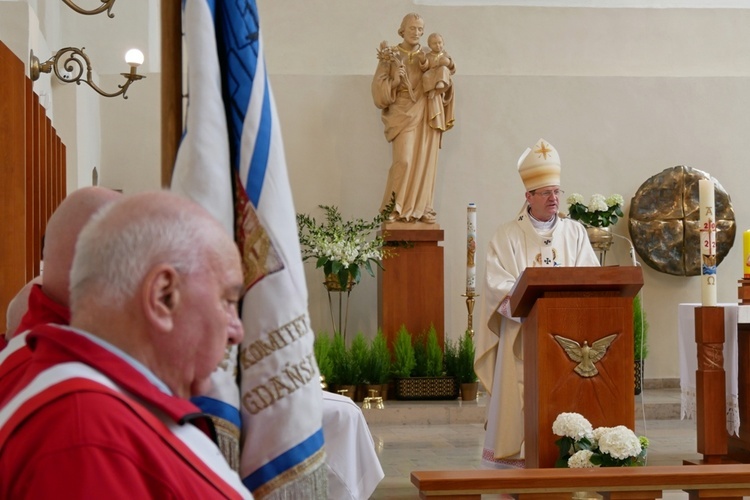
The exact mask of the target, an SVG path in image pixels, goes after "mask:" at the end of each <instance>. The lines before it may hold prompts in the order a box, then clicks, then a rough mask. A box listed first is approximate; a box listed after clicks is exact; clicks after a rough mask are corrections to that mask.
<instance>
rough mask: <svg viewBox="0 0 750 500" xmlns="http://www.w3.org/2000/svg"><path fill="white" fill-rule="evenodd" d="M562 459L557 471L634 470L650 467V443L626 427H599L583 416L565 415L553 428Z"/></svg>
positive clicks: (557, 462)
mask: <svg viewBox="0 0 750 500" xmlns="http://www.w3.org/2000/svg"><path fill="white" fill-rule="evenodd" d="M552 432H553V433H554V434H555V435H556V436H561V437H560V439H558V440H557V441H555V444H556V445H557V447H558V448H559V449H560V457H559V458H558V459H557V461H556V462H555V467H563V468H571V469H580V468H584V467H634V466H639V465H646V449H647V448H648V444H649V443H648V439H647V438H645V437H644V436H640V437H639V436H636V435H635V433H634V432H633V431H632V430H630V429H628V428H627V427H625V426H624V425H618V426H617V427H597V428H596V429H594V428H593V427H592V426H591V423H590V422H589V421H588V420H586V419H585V418H584V417H583V416H582V415H581V414H579V413H561V414H560V415H558V416H557V418H556V419H555V422H554V423H553V424H552Z"/></svg>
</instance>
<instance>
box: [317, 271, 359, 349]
mask: <svg viewBox="0 0 750 500" xmlns="http://www.w3.org/2000/svg"><path fill="white" fill-rule="evenodd" d="M355 283H356V282H355V281H354V278H352V276H351V275H349V279H348V281H347V283H346V287H345V288H342V287H341V282H340V281H339V278H338V276H337V275H335V274H328V275H326V280H325V281H324V282H323V285H324V286H325V287H326V291H327V292H328V308H329V309H330V311H331V326H332V328H333V333H334V335H335V334H336V332H338V333H340V334H341V335H342V336H343V337H344V341H345V342H346V326H347V323H348V321H349V294H350V293H352V288H354V285H355ZM332 292H333V293H338V294H339V300H338V320H339V321H338V324H337V323H336V321H335V319H334V318H335V316H336V315H335V314H334V311H333V310H334V300H333V297H331V293H332ZM344 293H346V304H344V302H343V301H344ZM342 317H343V323H342Z"/></svg>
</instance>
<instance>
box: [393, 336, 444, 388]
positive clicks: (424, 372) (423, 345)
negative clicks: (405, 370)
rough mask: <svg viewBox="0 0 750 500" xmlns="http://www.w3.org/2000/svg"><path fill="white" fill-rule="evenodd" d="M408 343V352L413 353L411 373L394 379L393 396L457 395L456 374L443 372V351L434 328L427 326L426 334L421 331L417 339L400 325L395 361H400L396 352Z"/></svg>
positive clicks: (403, 348) (395, 346)
mask: <svg viewBox="0 0 750 500" xmlns="http://www.w3.org/2000/svg"><path fill="white" fill-rule="evenodd" d="M407 339H408V342H409V343H410V344H411V352H412V353H419V356H417V355H416V354H415V355H414V364H413V368H412V371H411V374H410V375H409V376H408V377H406V378H403V377H402V378H397V379H396V381H395V390H396V399H435V400H438V399H455V398H457V397H458V384H457V382H456V378H455V377H451V376H445V375H444V374H443V351H442V349H441V348H440V343H439V341H438V338H437V331H436V330H435V327H434V326H430V329H429V330H428V331H427V334H426V335H425V334H422V335H420V336H419V337H417V339H416V340H412V338H411V335H410V334H409V332H408V331H407V330H406V327H404V326H403V325H402V327H401V329H400V330H399V334H398V336H397V337H396V342H395V343H394V354H395V356H396V361H395V363H396V364H401V363H400V361H399V356H400V354H399V352H400V351H404V352H407V351H408V349H407V348H406V344H407Z"/></svg>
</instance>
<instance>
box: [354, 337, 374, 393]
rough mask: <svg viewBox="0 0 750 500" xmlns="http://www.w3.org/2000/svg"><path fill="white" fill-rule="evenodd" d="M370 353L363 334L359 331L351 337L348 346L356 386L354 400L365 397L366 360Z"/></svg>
mask: <svg viewBox="0 0 750 500" xmlns="http://www.w3.org/2000/svg"><path fill="white" fill-rule="evenodd" d="M369 355H370V348H369V346H368V344H367V339H366V338H365V334H364V333H362V332H361V331H359V332H357V334H356V335H355V336H354V338H353V339H352V343H351V345H350V346H349V356H350V357H351V361H352V382H353V383H354V385H355V386H356V387H357V389H356V391H355V394H354V397H352V399H353V400H354V401H362V400H364V398H365V395H366V391H367V389H366V388H365V384H366V383H367V382H368V380H367V360H368V357H369Z"/></svg>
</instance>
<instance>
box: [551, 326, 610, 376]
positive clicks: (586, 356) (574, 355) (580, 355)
mask: <svg viewBox="0 0 750 500" xmlns="http://www.w3.org/2000/svg"><path fill="white" fill-rule="evenodd" d="M554 337H555V340H557V343H558V344H560V346H561V347H562V348H563V349H564V350H565V353H566V354H567V355H568V357H569V358H570V359H572V360H573V361H576V362H577V363H578V364H577V365H576V367H575V368H574V369H573V370H575V372H576V373H577V374H578V375H580V376H581V377H584V378H588V377H594V376H596V375H597V374H598V373H599V370H597V369H596V366H594V364H595V363H597V362H598V361H599V360H600V359H602V358H603V357H604V355H605V354H607V349H609V346H610V344H612V342H613V341H614V340H615V338H616V337H617V334H616V333H613V334H612V335H607V336H606V337H602V338H600V339H599V340H597V341H595V342H594V343H593V344H591V345H590V346H589V343H588V341H586V340H584V341H583V345H581V344H579V343H578V342H576V341H575V340H573V339H568V338H565V337H561V336H560V335H555V336H554Z"/></svg>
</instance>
